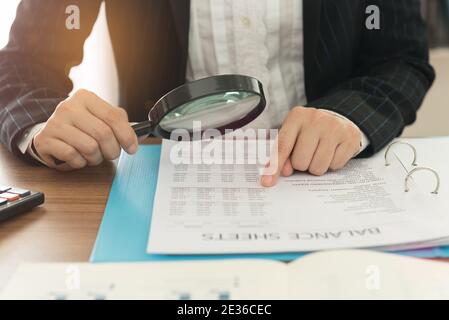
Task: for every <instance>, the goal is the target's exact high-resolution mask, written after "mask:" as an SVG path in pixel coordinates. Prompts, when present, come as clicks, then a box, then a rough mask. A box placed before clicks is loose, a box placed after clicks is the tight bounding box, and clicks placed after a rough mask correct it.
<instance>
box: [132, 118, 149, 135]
mask: <svg viewBox="0 0 449 320" xmlns="http://www.w3.org/2000/svg"><path fill="white" fill-rule="evenodd" d="M131 128H133V130H134V132H135V133H136V135H137V136H138V137H143V136H148V135H150V133H151V132H152V131H153V122H151V121H149V120H148V121H142V122H138V123H135V124H133V125H132V126H131Z"/></svg>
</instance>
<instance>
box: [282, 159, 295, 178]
mask: <svg viewBox="0 0 449 320" xmlns="http://www.w3.org/2000/svg"><path fill="white" fill-rule="evenodd" d="M293 172H294V169H293V166H292V163H291V161H290V159H287V161H285V164H284V168H282V172H281V174H282V176H283V177H290V176H291V175H292V174H293Z"/></svg>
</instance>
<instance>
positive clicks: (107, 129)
mask: <svg viewBox="0 0 449 320" xmlns="http://www.w3.org/2000/svg"><path fill="white" fill-rule="evenodd" d="M34 141H35V145H34V147H35V149H36V151H37V153H39V155H40V156H41V157H42V160H44V162H45V163H47V164H48V165H49V166H52V167H55V165H56V164H55V161H54V159H52V157H56V158H57V159H58V160H61V161H66V162H67V164H66V165H59V166H58V167H57V169H58V170H66V169H67V170H70V169H73V168H79V167H83V166H86V165H91V166H93V165H98V164H100V163H101V162H102V161H103V159H107V160H113V159H116V158H117V157H118V156H119V155H120V151H121V147H123V149H125V150H126V152H128V153H135V152H136V151H137V147H138V141H137V136H136V134H135V133H134V131H133V130H132V128H131V126H130V125H129V122H128V116H127V113H126V112H125V111H124V110H123V109H121V108H114V107H112V106H110V105H109V104H108V103H106V102H105V101H104V100H102V99H101V98H99V97H98V96H96V95H95V94H93V93H91V92H89V91H87V90H79V91H77V92H75V93H74V94H73V95H72V96H71V97H69V98H67V99H66V100H64V101H62V102H61V103H60V104H59V105H58V106H57V107H56V109H55V111H54V113H53V114H52V116H51V117H50V118H49V119H48V120H47V122H46V123H45V126H44V127H43V128H42V130H41V131H40V132H39V134H38V135H36V136H35V137H34ZM75 151H76V152H75ZM61 153H62V156H63V157H62V158H61V157H58V156H57V155H56V154H58V155H61ZM67 155H73V159H70V161H68V160H67V158H68V157H67Z"/></svg>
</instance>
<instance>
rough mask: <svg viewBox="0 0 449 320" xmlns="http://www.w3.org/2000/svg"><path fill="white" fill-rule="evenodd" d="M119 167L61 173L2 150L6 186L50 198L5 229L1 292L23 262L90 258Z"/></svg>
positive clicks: (0, 170)
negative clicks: (37, 192) (34, 192)
mask: <svg viewBox="0 0 449 320" xmlns="http://www.w3.org/2000/svg"><path fill="white" fill-rule="evenodd" d="M158 142H159V140H157V139H155V140H149V141H148V143H158ZM115 167H116V163H115V162H105V163H103V164H102V165H100V166H98V167H89V168H85V169H82V170H79V171H75V172H69V173H67V172H57V171H55V170H52V169H49V168H46V167H43V166H32V165H30V164H28V163H25V162H23V161H21V160H19V159H17V158H16V157H14V156H13V155H11V154H10V153H9V152H8V151H7V150H6V149H5V148H3V147H2V146H0V184H1V185H12V186H16V187H19V188H25V189H30V190H35V191H41V192H44V193H45V197H46V199H45V204H44V205H42V206H40V207H38V208H36V209H34V210H32V211H30V212H28V213H26V214H24V215H21V216H18V217H16V218H13V219H11V220H8V221H6V222H4V223H1V224H0V289H1V288H2V287H3V286H4V285H5V284H6V281H7V279H8V278H9V277H10V276H11V275H12V273H13V272H14V270H15V268H16V267H17V266H18V264H20V263H22V262H55V261H58V262H70V261H87V260H88V259H89V256H90V253H91V250H92V247H93V244H94V242H95V238H96V235H97V231H98V227H99V225H100V222H101V219H102V216H103V211H104V208H105V205H106V201H107V198H108V194H109V189H110V187H111V182H112V179H113V178H114V174H115Z"/></svg>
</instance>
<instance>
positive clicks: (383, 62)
mask: <svg viewBox="0 0 449 320" xmlns="http://www.w3.org/2000/svg"><path fill="white" fill-rule="evenodd" d="M368 5H377V6H378V7H379V9H380V21H381V25H380V29H379V30H368V29H367V28H366V27H365V21H364V19H363V25H362V26H361V28H362V29H363V31H362V33H361V43H360V47H359V52H358V57H357V59H356V62H355V68H354V73H353V76H352V77H351V78H350V79H348V80H346V81H344V82H343V83H341V84H340V85H338V86H337V87H336V88H333V89H332V90H330V91H329V92H327V94H326V95H325V96H324V97H322V98H320V99H318V100H315V101H311V102H309V103H308V105H310V106H313V107H316V108H322V109H328V110H332V111H335V112H338V113H339V114H341V115H343V116H345V117H347V118H348V119H350V120H352V121H353V122H354V123H355V124H356V125H358V126H359V128H360V129H361V130H362V131H363V132H364V133H365V134H366V136H367V137H368V139H369V141H370V145H369V146H368V148H366V149H365V150H364V151H363V152H362V153H361V154H360V156H362V157H363V156H371V155H373V154H374V153H376V152H378V151H379V150H381V149H382V148H383V147H384V146H386V145H387V144H388V143H389V142H390V141H391V140H393V139H394V138H395V137H397V136H399V135H400V134H401V133H402V131H403V129H404V127H405V126H406V125H409V124H411V123H413V122H414V121H415V119H416V112H417V110H418V108H419V107H420V105H421V103H422V101H423V99H424V96H425V94H426V92H427V90H428V89H429V88H430V86H431V85H432V82H433V81H434V78H435V72H434V70H433V68H432V67H431V66H430V64H429V56H428V52H429V49H428V44H427V29H426V26H425V23H424V21H423V19H422V17H421V10H420V1H419V0H407V1H404V0H402V1H396V0H394V1H391V0H371V1H365V5H364V6H362V7H363V8H364V9H365V8H366V6H368ZM362 16H363V17H366V15H365V13H364V12H363V13H362Z"/></svg>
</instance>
